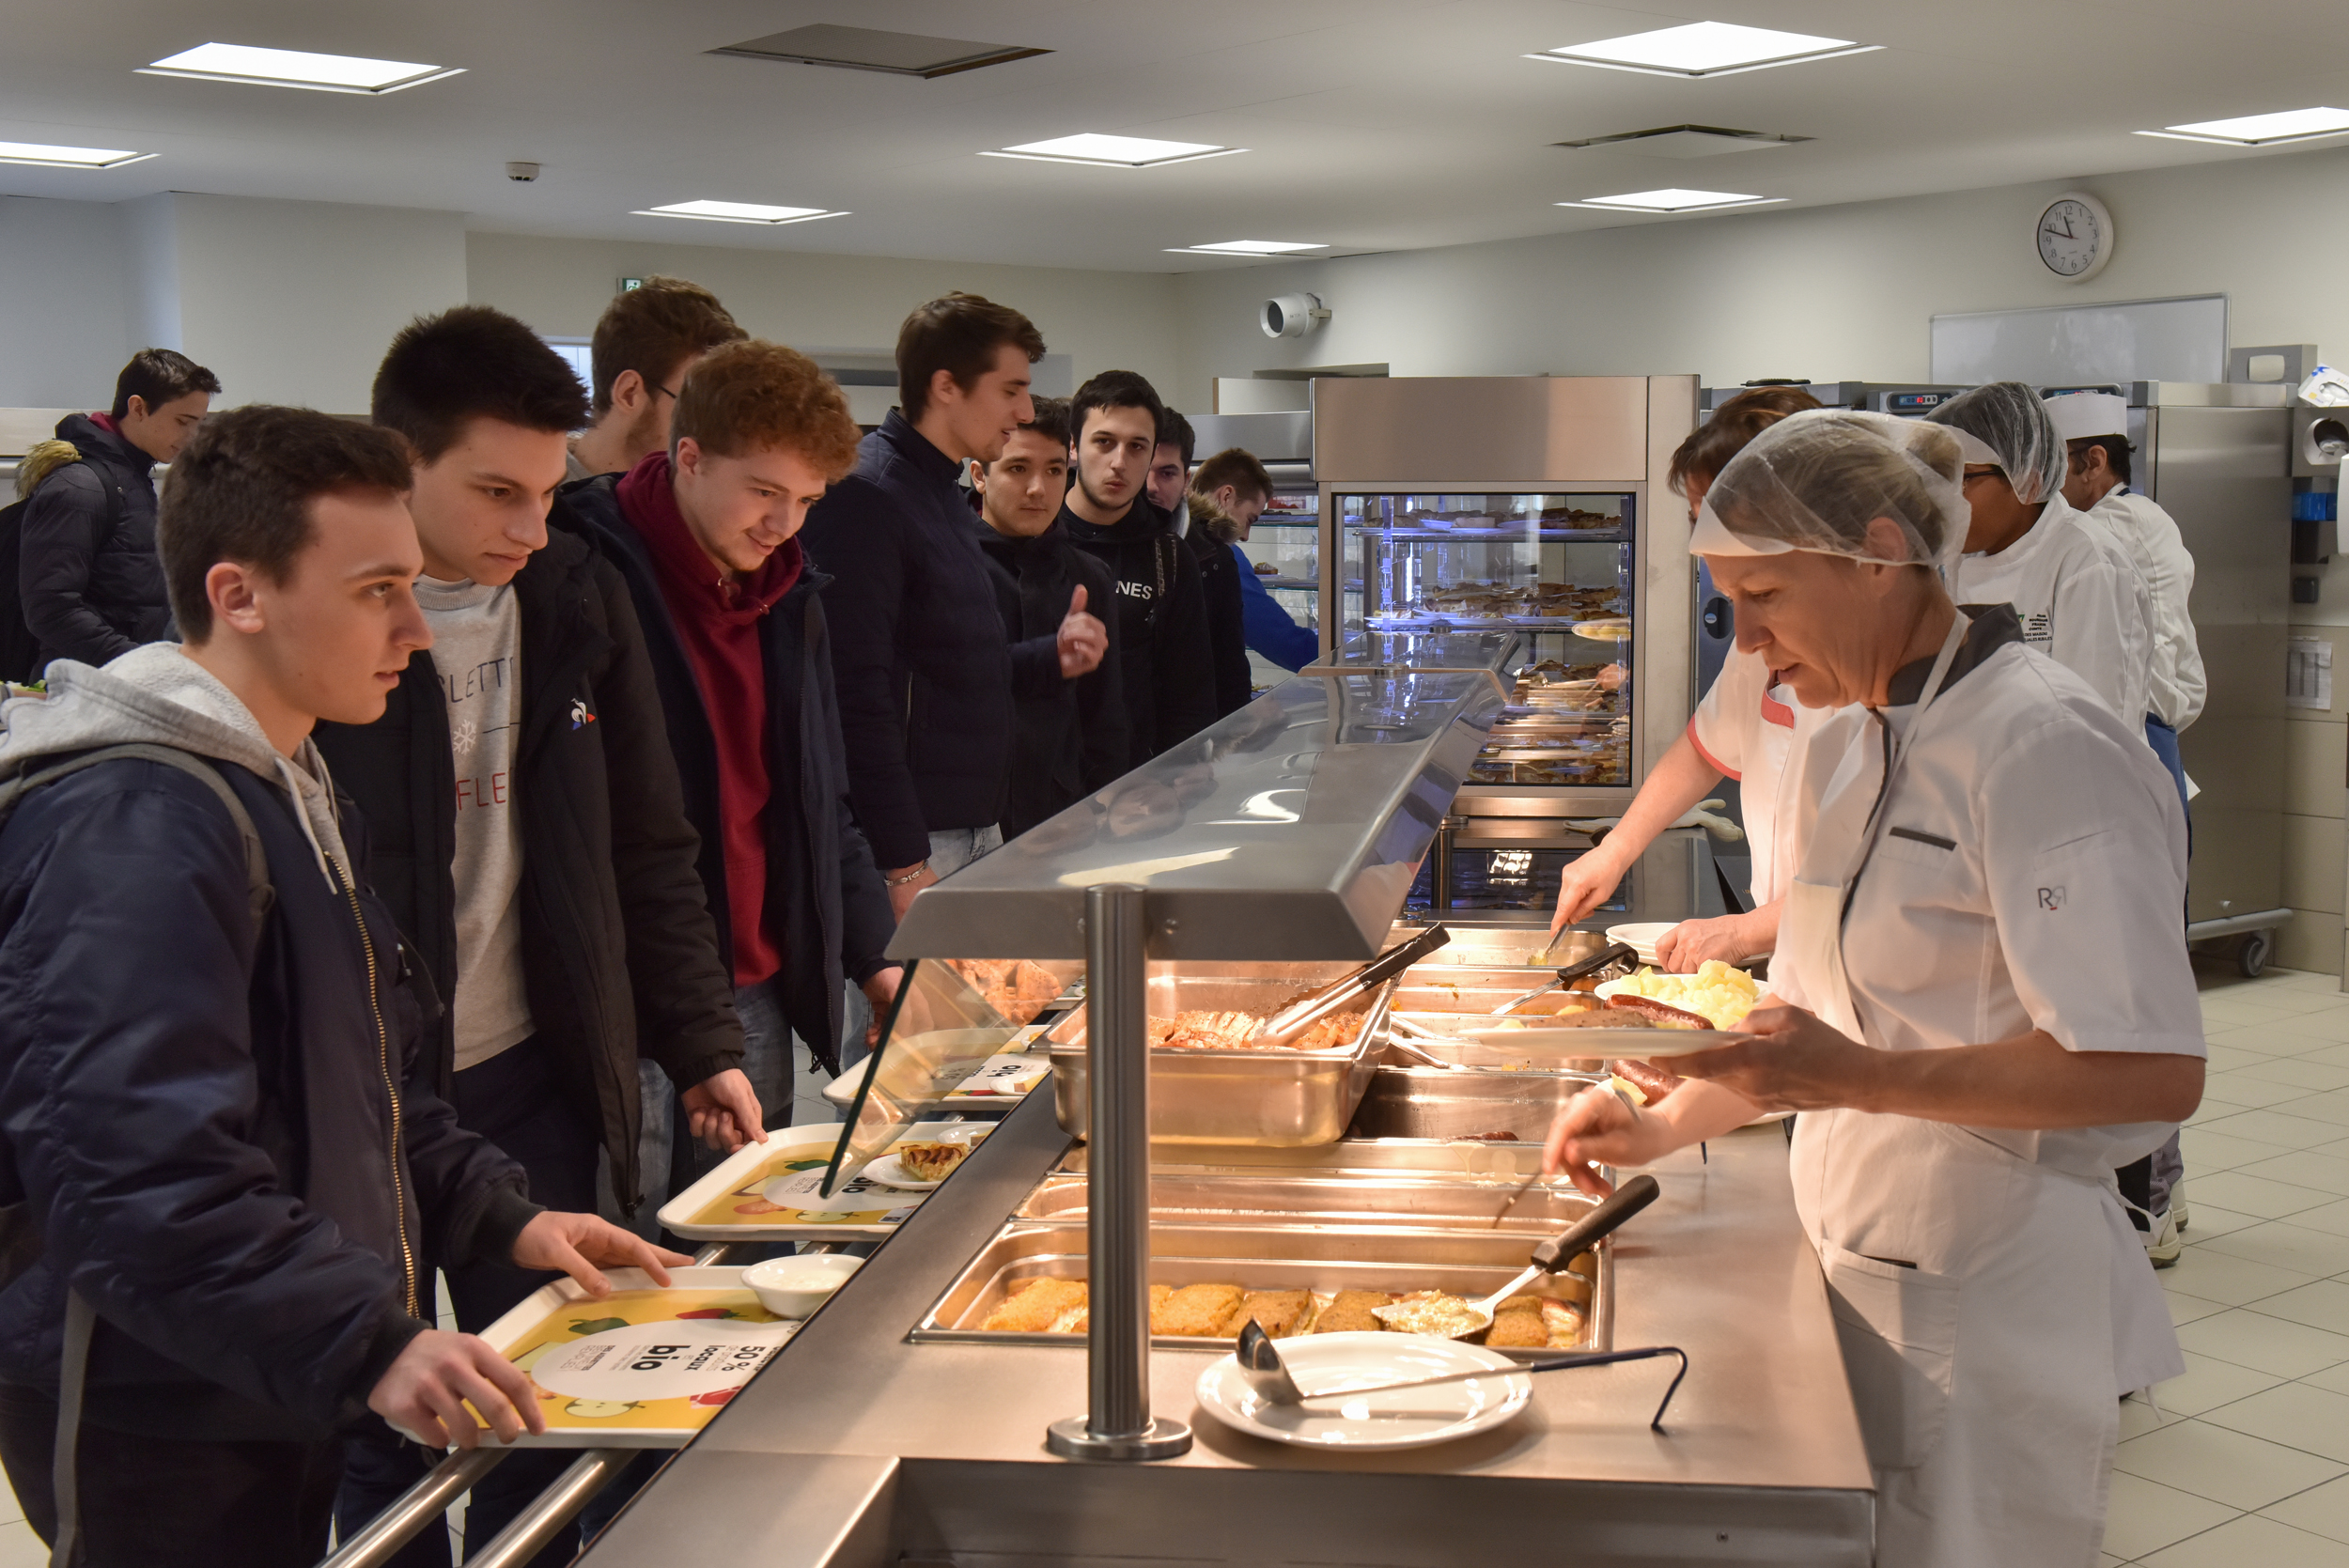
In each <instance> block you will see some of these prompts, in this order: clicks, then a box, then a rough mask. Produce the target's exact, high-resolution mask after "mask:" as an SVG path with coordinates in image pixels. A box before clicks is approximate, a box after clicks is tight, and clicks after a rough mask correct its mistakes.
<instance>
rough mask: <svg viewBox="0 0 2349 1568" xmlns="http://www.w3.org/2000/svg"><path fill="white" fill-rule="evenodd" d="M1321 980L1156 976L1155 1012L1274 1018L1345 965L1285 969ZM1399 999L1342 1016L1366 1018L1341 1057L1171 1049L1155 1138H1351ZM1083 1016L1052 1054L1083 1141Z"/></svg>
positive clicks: (1160, 1053)
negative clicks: (1351, 1123) (1349, 1127)
mask: <svg viewBox="0 0 2349 1568" xmlns="http://www.w3.org/2000/svg"><path fill="white" fill-rule="evenodd" d="M1265 968H1266V969H1278V970H1296V969H1306V968H1311V969H1315V970H1322V971H1323V972H1322V973H1321V974H1320V975H1318V976H1313V977H1308V976H1300V975H1297V974H1293V973H1264V972H1257V973H1252V974H1245V975H1232V974H1221V975H1218V974H1195V973H1185V974H1180V975H1176V974H1153V975H1152V976H1150V978H1149V982H1148V986H1149V1002H1148V1006H1149V1011H1150V1013H1151V1015H1152V1016H1153V1017H1172V1016H1173V1015H1175V1014H1176V1013H1180V1012H1184V1011H1187V1010H1189V1009H1191V1008H1212V1009H1216V1010H1219V1011H1221V1010H1237V1011H1239V1012H1245V1013H1252V1014H1255V1015H1256V1016H1257V1017H1271V1016H1272V1015H1273V1014H1274V1013H1276V1012H1278V1011H1279V1010H1280V1009H1281V1008H1282V1007H1283V1006H1284V1005H1285V1004H1286V1003H1288V1002H1289V1001H1293V1000H1294V999H1295V998H1297V997H1298V996H1300V995H1302V994H1303V993H1304V992H1305V991H1306V990H1308V989H1310V988H1311V987H1312V986H1315V984H1318V983H1319V981H1320V980H1321V979H1327V978H1334V975H1332V974H1331V973H1330V972H1329V971H1330V970H1332V969H1334V970H1336V972H1338V973H1343V972H1344V970H1345V969H1346V966H1343V965H1338V966H1323V965H1312V966H1305V965H1280V966H1265ZM1393 990H1394V982H1392V981H1389V982H1388V983H1387V984H1386V985H1384V986H1379V987H1378V988H1377V990H1375V991H1373V992H1371V993H1370V994H1369V995H1368V996H1364V997H1360V998H1357V999H1356V1000H1355V1001H1353V1002H1351V1003H1349V1004H1347V1005H1346V1007H1344V1008H1342V1009H1340V1011H1341V1012H1345V1013H1361V1014H1363V1015H1365V1017H1364V1021H1363V1025H1362V1030H1361V1033H1360V1034H1359V1035H1357V1036H1356V1037H1355V1040H1354V1042H1353V1044H1351V1045H1348V1046H1345V1047H1342V1048H1338V1049H1336V1050H1171V1049H1166V1048H1158V1049H1154V1050H1152V1051H1151V1052H1150V1137H1151V1141H1153V1142H1159V1143H1237V1144H1255V1145H1262V1146H1267V1147H1273V1148H1306V1147H1311V1146H1313V1145H1315V1144H1321V1143H1332V1142H1335V1141H1337V1140H1338V1139H1339V1138H1341V1137H1343V1136H1344V1135H1345V1132H1346V1122H1347V1121H1348V1120H1349V1119H1350V1118H1351V1117H1352V1116H1353V1114H1354V1107H1355V1106H1356V1105H1357V1104H1358V1103H1360V1101H1361V1097H1362V1091H1363V1090H1364V1089H1366V1088H1367V1087H1369V1084H1370V1072H1371V1055H1372V1052H1373V1051H1374V1049H1375V1048H1376V1046H1377V1038H1378V1033H1379V1029H1380V1026H1381V1025H1382V1024H1383V1023H1384V1022H1385V1020H1386V1015H1387V1007H1388V1005H1389V1001H1390V999H1391V998H1392V994H1393ZM1086 1017H1087V1015H1086V1013H1085V1012H1084V1010H1082V1009H1080V1010H1078V1011H1075V1012H1072V1013H1068V1014H1066V1015H1065V1016H1064V1017H1062V1019H1061V1021H1060V1022H1059V1023H1057V1024H1055V1025H1054V1026H1053V1027H1052V1029H1051V1031H1050V1032H1049V1033H1047V1034H1046V1035H1045V1037H1044V1038H1045V1043H1046V1044H1047V1045H1048V1046H1049V1047H1050V1049H1051V1055H1052V1098H1053V1104H1054V1108H1055V1109H1056V1110H1058V1111H1059V1114H1060V1125H1061V1126H1062V1128H1063V1129H1064V1130H1066V1131H1067V1132H1068V1133H1070V1134H1071V1135H1072V1136H1074V1137H1078V1138H1082V1137H1084V1136H1085V1129H1086V1107H1087V1104H1088V1094H1089V1089H1090V1082H1089V1080H1090V1076H1091V1075H1090V1074H1089V1072H1088V1071H1087V1063H1088V1057H1087V1053H1086V1050H1085V1025H1086Z"/></svg>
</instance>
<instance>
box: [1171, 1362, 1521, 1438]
mask: <svg viewBox="0 0 2349 1568" xmlns="http://www.w3.org/2000/svg"><path fill="white" fill-rule="evenodd" d="M1281 1359H1282V1360H1283V1363H1285V1364H1286V1365H1287V1367H1288V1369H1289V1375H1290V1376H1291V1377H1293V1378H1295V1379H1296V1380H1297V1385H1298V1387H1299V1388H1300V1389H1304V1390H1305V1391H1306V1392H1307V1393H1309V1394H1311V1393H1319V1392H1322V1391H1324V1390H1327V1391H1330V1392H1337V1391H1340V1390H1343V1389H1350V1388H1367V1387H1369V1386H1371V1385H1373V1384H1377V1383H1392V1382H1399V1381H1400V1380H1402V1379H1404V1378H1407V1377H1440V1376H1442V1375H1443V1374H1445V1373H1450V1372H1474V1371H1480V1370H1486V1369H1489V1370H1491V1371H1492V1373H1493V1374H1494V1375H1493V1376H1491V1377H1489V1378H1486V1377H1479V1378H1476V1379H1474V1380H1473V1381H1470V1382H1464V1383H1445V1384H1442V1385H1440V1386H1439V1387H1437V1388H1433V1389H1401V1390H1398V1391H1397V1392H1394V1393H1389V1394H1369V1395H1366V1396H1364V1397H1363V1398H1361V1399H1325V1400H1316V1401H1315V1402H1314V1403H1312V1404H1310V1405H1268V1404H1267V1403H1266V1402H1265V1401H1263V1400H1262V1399H1259V1398H1258V1397H1257V1395H1256V1391H1255V1390H1254V1389H1252V1388H1250V1387H1249V1386H1248V1380H1247V1379H1246V1378H1244V1377H1242V1376H1241V1375H1240V1373H1239V1365H1238V1363H1237V1361H1235V1360H1234V1359H1233V1358H1231V1357H1229V1356H1226V1357H1224V1358H1222V1359H1221V1360H1219V1361H1217V1362H1216V1363H1215V1364H1214V1365H1213V1366H1210V1367H1209V1368H1207V1370H1206V1371H1205V1372H1203V1373H1201V1374H1199V1386H1198V1395H1199V1403H1200V1405H1203V1406H1204V1407H1205V1408H1206V1411H1207V1413H1208V1414H1210V1415H1212V1416H1214V1417H1215V1418H1216V1419H1217V1420H1218V1421H1222V1422H1223V1423H1225V1424H1226V1425H1228V1426H1233V1427H1237V1429H1238V1430H1240V1431H1242V1432H1245V1433H1248V1434H1249V1435H1250V1436H1256V1437H1268V1438H1270V1439H1271V1440H1272V1441H1274V1442H1276V1443H1294V1444H1297V1445H1299V1447H1303V1448H1325V1449H1355V1450H1363V1449H1415V1448H1425V1447H1426V1446H1428V1445H1429V1444H1431V1443H1448V1442H1450V1441H1452V1440H1453V1439H1454V1438H1455V1437H1466V1436H1471V1435H1473V1434H1475V1433H1479V1432H1488V1431H1490V1430H1491V1429H1492V1428H1494V1427H1496V1426H1499V1425H1500V1424H1501V1422H1503V1421H1507V1420H1509V1419H1510V1418H1511V1417H1512V1416H1515V1415H1516V1414H1517V1412H1518V1411H1519V1410H1522V1409H1524V1408H1525V1405H1526V1401H1528V1400H1530V1399H1532V1397H1533V1379H1532V1376H1531V1374H1527V1373H1523V1372H1518V1371H1515V1370H1512V1369H1514V1368H1515V1367H1516V1364H1517V1363H1515V1362H1514V1361H1512V1360H1510V1359H1509V1358H1508V1357H1506V1356H1503V1355H1502V1354H1501V1352H1500V1351H1498V1350H1487V1349H1486V1348H1485V1347H1484V1346H1483V1345H1480V1344H1462V1343H1459V1342H1458V1341H1456V1340H1436V1339H1427V1338H1423V1337H1422V1336H1420V1335H1417V1334H1388V1333H1376V1334H1307V1335H1305V1336H1303V1337H1301V1338H1299V1339H1290V1340H1283V1341H1282V1342H1281Z"/></svg>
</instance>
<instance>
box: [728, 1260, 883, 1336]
mask: <svg viewBox="0 0 2349 1568" xmlns="http://www.w3.org/2000/svg"><path fill="white" fill-rule="evenodd" d="M863 1261H864V1260H863V1258H851V1257H848V1256H846V1255H845V1254H843V1253H839V1252H803V1253H801V1254H800V1255H798V1256H797V1257H789V1258H769V1259H768V1260H767V1261H766V1262H765V1263H754V1264H753V1265H751V1266H750V1267H748V1268H746V1269H744V1270H742V1282H743V1283H744V1284H746V1285H748V1286H750V1287H751V1289H752V1290H753V1291H754V1292H755V1293H756V1294H757V1296H758V1299H759V1304H760V1305H762V1306H764V1307H765V1308H766V1309H767V1310H768V1311H769V1312H772V1313H774V1314H775V1315H776V1316H777V1317H785V1318H790V1319H792V1320H794V1321H797V1320H799V1319H801V1318H803V1317H807V1316H810V1315H812V1314H813V1313H814V1312H815V1311H816V1309H817V1308H818V1307H820V1306H822V1305H823V1304H824V1302H825V1300H826V1298H827V1297H829V1296H831V1295H832V1292H833V1291H836V1290H838V1289H839V1288H840V1287H841V1286H842V1285H845V1284H847V1283H848V1276H849V1275H851V1274H854V1273H855V1272H856V1270H857V1265H859V1264H861V1263H863Z"/></svg>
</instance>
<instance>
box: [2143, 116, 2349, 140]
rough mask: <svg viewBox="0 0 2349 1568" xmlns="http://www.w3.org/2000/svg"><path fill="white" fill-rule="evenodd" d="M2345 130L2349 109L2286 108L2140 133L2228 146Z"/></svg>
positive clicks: (2314, 135)
mask: <svg viewBox="0 0 2349 1568" xmlns="http://www.w3.org/2000/svg"><path fill="white" fill-rule="evenodd" d="M2343 132H2349V109H2285V110H2281V111H2279V113H2276V114H2272V115H2245V116H2241V117H2239V118H2236V119H2209V120H2203V121H2201V123H2199V124H2195V125H2172V126H2169V127H2166V128H2165V129H2163V130H2160V131H2139V132H2137V134H2139V135H2140V136H2164V137H2168V138H2169V139H2170V140H2171V141H2177V142H2217V143H2220V144H2222V145H2224V146H2227V147H2274V146H2276V145H2277V144H2279V143H2281V142H2311V141H2314V140H2316V138H2318V137H2319V136H2338V135H2341V133H2343Z"/></svg>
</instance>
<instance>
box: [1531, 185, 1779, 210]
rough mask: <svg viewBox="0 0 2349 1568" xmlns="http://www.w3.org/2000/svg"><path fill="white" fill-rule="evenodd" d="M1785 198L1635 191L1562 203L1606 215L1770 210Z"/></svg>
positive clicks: (1728, 192)
mask: <svg viewBox="0 0 2349 1568" xmlns="http://www.w3.org/2000/svg"><path fill="white" fill-rule="evenodd" d="M1785 199H1786V198H1785V197H1784V196H1748V195H1740V194H1737V193H1736V192H1735V191H1683V190H1678V189H1666V190H1661V191H1632V192H1629V193H1627V194H1624V195H1620V196H1592V197H1590V198H1589V199H1588V200H1585V201H1562V202H1560V203H1559V204H1558V205H1559V206H1561V207H1589V208H1595V209H1597V210H1600V211H1603V212H1703V211H1709V210H1713V209H1715V208H1720V207H1766V206H1768V205H1769V204H1770V203H1772V202H1780V201H1784V200H1785Z"/></svg>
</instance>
